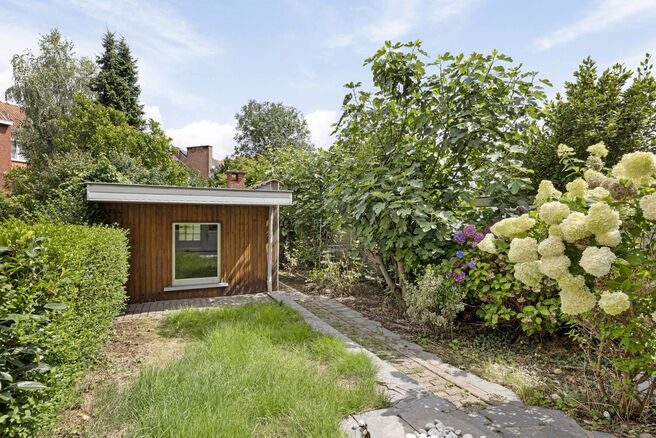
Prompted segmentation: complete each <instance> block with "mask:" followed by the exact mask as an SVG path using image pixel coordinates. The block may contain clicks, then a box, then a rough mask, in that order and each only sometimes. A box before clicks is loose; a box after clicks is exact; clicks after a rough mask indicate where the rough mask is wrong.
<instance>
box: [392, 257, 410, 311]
mask: <svg viewBox="0 0 656 438" xmlns="http://www.w3.org/2000/svg"><path fill="white" fill-rule="evenodd" d="M394 262H395V263H396V272H397V273H398V275H399V283H400V285H401V308H402V310H403V311H404V312H405V297H406V292H407V291H408V274H407V273H406V272H405V263H404V262H403V260H397V259H396V258H394Z"/></svg>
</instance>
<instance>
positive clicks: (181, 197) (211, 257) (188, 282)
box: [87, 172, 292, 303]
mask: <svg viewBox="0 0 656 438" xmlns="http://www.w3.org/2000/svg"><path fill="white" fill-rule="evenodd" d="M240 173H241V172H240ZM237 177H238V178H240V179H241V180H243V175H237ZM228 178H229V181H231V180H233V179H232V175H231V174H230V173H229V174H228ZM234 180H235V181H237V179H234ZM278 188H279V182H278V181H275V180H273V181H269V182H267V183H264V184H261V185H259V186H257V187H256V188H251V189H244V188H225V189H217V188H205V187H178V186H153V185H137V184H113V183H87V199H88V200H89V201H94V202H98V203H101V205H102V208H104V209H105V210H106V212H107V213H108V217H109V219H110V222H111V223H117V224H118V225H119V226H121V227H123V228H126V229H127V230H128V231H129V239H130V246H131V248H130V253H131V258H130V277H129V279H128V284H127V292H128V296H129V299H130V302H131V303H139V302H148V301H159V300H170V299H181V298H200V297H212V296H219V295H234V294H245V293H256V292H263V291H267V290H269V291H271V290H274V289H277V288H278V241H279V239H278V235H279V230H278V216H279V215H278V209H279V208H280V206H281V205H291V203H292V192H290V191H286V190H278Z"/></svg>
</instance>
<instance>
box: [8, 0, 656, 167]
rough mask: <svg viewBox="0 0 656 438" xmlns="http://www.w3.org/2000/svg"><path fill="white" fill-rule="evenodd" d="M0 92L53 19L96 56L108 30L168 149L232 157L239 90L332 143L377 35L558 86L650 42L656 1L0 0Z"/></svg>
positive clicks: (655, 42)
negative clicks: (507, 63) (124, 52)
mask: <svg viewBox="0 0 656 438" xmlns="http://www.w3.org/2000/svg"><path fill="white" fill-rule="evenodd" d="M0 11H2V13H1V14H0V42H1V44H0V100H4V99H3V98H4V90H5V89H6V88H7V87H8V86H10V85H11V81H12V72H11V67H10V61H11V57H12V56H13V55H14V54H16V53H22V52H24V51H25V50H28V49H29V50H32V51H35V50H36V48H37V41H38V38H39V36H40V35H42V34H44V33H47V32H48V31H49V30H50V29H52V28H58V29H59V30H60V31H61V33H62V34H63V35H64V37H65V38H66V39H68V40H71V41H72V42H73V43H74V44H75V48H76V53H77V55H79V56H87V57H90V58H92V59H95V57H96V56H98V55H99V54H100V52H101V40H102V36H103V34H104V33H105V31H106V30H107V29H109V30H111V31H113V32H116V33H117V34H118V35H120V36H123V37H125V39H126V40H127V42H128V44H129V46H130V47H131V49H132V52H133V55H134V56H135V57H136V58H137V59H138V66H139V79H140V80H139V82H140V85H141V90H142V93H141V101H142V103H143V104H144V105H145V106H144V108H145V111H146V115H147V116H148V117H152V118H153V119H155V120H157V121H159V122H160V123H161V124H162V126H163V127H164V129H165V131H166V132H167V134H168V135H169V136H170V137H171V138H172V139H173V142H174V144H175V145H176V146H178V147H183V148H184V147H187V146H193V145H198V144H210V145H212V146H213V147H214V156H215V158H217V159H222V158H224V157H225V156H226V155H228V154H230V153H232V151H233V148H234V145H235V142H234V139H233V137H234V133H235V120H234V115H235V113H237V112H238V111H239V109H240V108H241V107H242V106H243V105H244V104H246V102H247V101H248V100H249V99H256V100H260V101H264V100H267V101H273V102H282V103H284V104H285V105H292V106H294V107H296V108H298V109H299V110H301V111H302V112H303V113H304V114H305V117H306V120H307V122H308V125H309V127H310V130H311V133H312V140H313V142H314V144H315V145H317V146H318V147H326V146H328V145H330V143H331V137H330V132H331V131H332V128H331V124H332V123H334V122H335V121H336V120H337V118H338V117H339V113H340V107H341V103H342V100H343V97H344V94H345V89H344V88H343V85H344V84H346V83H348V82H358V81H361V82H363V83H364V84H365V85H366V84H369V83H370V82H371V81H370V79H371V74H370V71H369V70H368V68H366V67H364V66H363V61H364V60H365V59H366V58H367V57H369V56H371V55H372V54H373V53H375V51H376V50H377V49H378V48H380V47H381V46H382V44H383V43H384V41H386V40H391V41H400V42H407V41H415V40H421V41H422V42H423V48H424V49H425V50H426V51H427V52H428V53H429V54H430V55H433V56H435V55H437V54H439V53H443V52H447V51H448V52H451V53H471V52H479V53H489V52H491V51H492V50H493V49H497V50H499V51H500V52H502V53H504V54H506V55H509V56H511V57H512V58H513V59H514V61H515V62H516V63H521V64H523V66H524V68H525V69H526V70H530V71H538V72H539V77H541V78H546V79H549V80H550V81H551V82H552V83H553V85H554V86H553V88H551V89H548V90H547V94H548V95H549V96H550V97H553V96H555V94H556V93H557V92H558V91H562V90H563V88H564V83H565V81H568V80H571V79H572V73H573V72H574V71H575V70H576V69H577V67H578V65H579V64H580V62H581V60H583V59H584V58H586V57H587V56H590V57H592V59H594V60H595V61H596V62H597V63H598V64H599V66H600V67H601V68H607V67H610V66H612V65H613V64H615V63H616V62H620V63H623V64H625V65H626V66H627V67H630V68H635V67H637V66H638V65H639V63H640V61H641V60H642V59H643V58H644V54H645V53H646V52H649V53H654V52H656V0H564V1H561V0H549V1H526V0H516V1H513V0H496V1H494V0H432V1H431V0H405V1H394V0H387V1H384V0H381V1H364V0H348V1H341V0H340V1H332V0H317V1H303V0H278V1H271V0H235V1H229V0H222V1H210V0H207V1H191V0H188V1H184V0H169V1H161V0H111V1H104V0H57V1H47V0H0Z"/></svg>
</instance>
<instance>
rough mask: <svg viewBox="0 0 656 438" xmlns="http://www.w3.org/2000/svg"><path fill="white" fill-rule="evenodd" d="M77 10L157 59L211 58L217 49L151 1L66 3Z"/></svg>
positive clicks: (83, 0)
mask: <svg viewBox="0 0 656 438" xmlns="http://www.w3.org/2000/svg"><path fill="white" fill-rule="evenodd" d="M66 3H68V5H70V6H72V7H73V8H74V9H76V10H77V11H80V12H82V13H83V14H85V15H87V16H88V17H90V18H92V19H94V20H97V21H99V22H101V23H106V24H107V25H109V27H110V29H111V30H117V31H118V33H119V34H125V35H130V36H131V37H132V39H131V41H132V42H131V44H135V45H138V46H140V47H141V48H142V49H144V51H152V52H153V53H156V54H157V57H158V58H159V59H168V61H169V62H171V61H173V62H175V61H177V62H182V61H183V60H182V59H180V58H186V57H193V56H197V55H213V54H216V53H218V52H219V51H220V49H219V47H218V46H217V45H216V44H214V43H213V42H212V41H210V40H209V39H208V38H206V37H205V36H204V35H202V34H201V33H199V32H197V31H196V30H195V28H194V27H193V26H191V25H189V24H188V23H187V22H186V21H185V20H184V19H183V18H182V17H181V14H180V11H177V10H174V9H172V8H170V7H168V6H167V5H165V4H162V3H161V2H154V1H151V0H113V1H111V2H108V1H106V0H67V1H66Z"/></svg>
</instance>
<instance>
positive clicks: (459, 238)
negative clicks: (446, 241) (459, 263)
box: [453, 231, 467, 245]
mask: <svg viewBox="0 0 656 438" xmlns="http://www.w3.org/2000/svg"><path fill="white" fill-rule="evenodd" d="M453 240H455V241H456V243H459V244H461V245H462V244H463V243H465V241H466V240H467V237H465V233H463V232H462V231H456V232H455V233H454V234H453Z"/></svg>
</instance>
